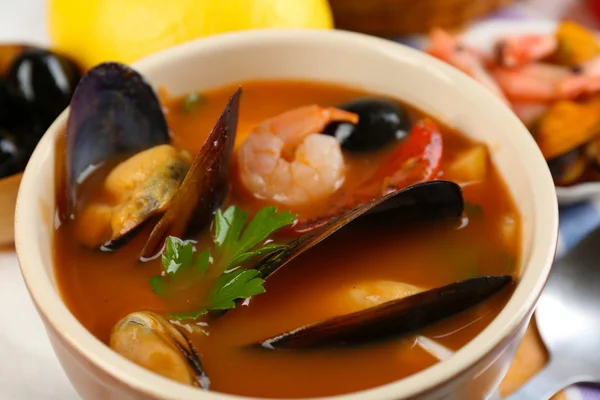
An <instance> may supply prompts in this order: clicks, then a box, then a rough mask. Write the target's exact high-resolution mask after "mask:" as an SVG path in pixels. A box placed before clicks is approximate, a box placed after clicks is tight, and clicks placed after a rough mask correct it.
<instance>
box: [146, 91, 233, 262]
mask: <svg viewBox="0 0 600 400" xmlns="http://www.w3.org/2000/svg"><path fill="white" fill-rule="evenodd" d="M241 93H242V89H241V88H238V89H237V90H236V92H235V93H234V94H233V96H231V98H230V99H229V102H228V103H227V105H226V106H225V109H224V110H223V112H222V113H221V116H220V117H219V119H218V120H217V122H216V124H215V126H214V127H213V129H212V131H211V133H210V135H209V136H208V138H207V139H206V142H204V145H203V146H202V148H201V149H200V152H199V153H198V155H197V156H196V158H195V159H194V162H193V163H192V166H191V167H190V170H189V172H188V173H187V175H186V176H185V179H184V180H183V182H182V183H181V186H180V187H179V190H178V191H177V193H176V194H175V197H173V199H172V200H171V204H170V205H169V208H168V209H167V211H166V212H165V214H164V215H163V216H162V217H161V219H160V220H159V222H158V224H157V225H156V226H155V227H154V229H153V230H152V233H151V234H150V237H149V238H148V241H147V242H146V245H145V246H144V249H143V250H142V254H141V258H142V259H147V258H151V257H153V256H154V255H156V254H157V253H158V252H160V251H161V249H162V246H163V244H164V242H165V239H166V238H167V236H177V237H180V238H185V237H189V236H191V235H194V234H196V233H198V232H199V231H200V230H201V229H202V228H204V227H206V226H207V225H208V224H209V222H210V219H211V216H212V214H213V213H214V211H215V210H216V209H217V208H218V207H219V206H220V205H221V203H222V202H223V199H224V198H225V195H226V194H227V188H228V185H229V183H228V182H229V170H230V161H231V155H232V153H233V145H234V142H235V136H236V131H237V122H238V113H239V104H240V95H241Z"/></svg>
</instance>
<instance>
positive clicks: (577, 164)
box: [548, 147, 589, 186]
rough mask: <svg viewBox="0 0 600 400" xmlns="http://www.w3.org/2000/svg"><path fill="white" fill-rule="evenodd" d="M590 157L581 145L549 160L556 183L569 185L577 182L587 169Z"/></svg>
mask: <svg viewBox="0 0 600 400" xmlns="http://www.w3.org/2000/svg"><path fill="white" fill-rule="evenodd" d="M588 163H589V161H588V157H587V156H586V154H585V151H584V149H583V148H581V147H579V148H576V149H574V150H571V151H569V152H568V153H565V154H563V155H561V156H558V157H556V158H554V159H552V160H549V161H548V167H549V168H550V173H551V174H552V178H553V179H554V183H555V184H556V185H559V186H567V185H570V184H572V183H575V182H576V181H577V180H579V178H581V176H582V175H583V173H584V172H585V170H586V167H587V165H588Z"/></svg>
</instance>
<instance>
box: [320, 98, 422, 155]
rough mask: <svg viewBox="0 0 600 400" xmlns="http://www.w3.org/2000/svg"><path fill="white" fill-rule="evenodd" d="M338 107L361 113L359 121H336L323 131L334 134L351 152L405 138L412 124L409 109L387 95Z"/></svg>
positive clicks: (367, 150) (343, 147)
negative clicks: (386, 96)
mask: <svg viewBox="0 0 600 400" xmlns="http://www.w3.org/2000/svg"><path fill="white" fill-rule="evenodd" d="M337 108H340V109H342V110H345V111H350V112H353V113H356V114H358V116H359V121H358V123H357V124H352V123H349V122H333V123H331V124H329V125H328V126H327V127H326V128H325V130H324V131H323V133H324V134H326V135H331V136H333V137H335V138H336V139H337V140H338V142H339V143H340V144H341V146H342V149H343V150H345V151H348V152H351V153H364V152H370V151H375V150H379V149H382V148H384V147H385V146H388V145H390V144H391V143H394V142H396V141H398V140H402V139H404V138H405V137H406V136H407V135H408V133H409V131H410V128H411V122H410V118H409V115H408V112H407V111H406V110H405V109H404V108H403V107H401V106H400V105H398V104H397V103H394V102H392V101H390V100H387V99H380V98H371V97H365V98H361V99H358V100H355V101H352V102H350V103H346V104H342V105H340V106H338V107H337Z"/></svg>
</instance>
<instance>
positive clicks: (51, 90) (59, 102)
mask: <svg viewBox="0 0 600 400" xmlns="http://www.w3.org/2000/svg"><path fill="white" fill-rule="evenodd" d="M80 78H81V75H80V73H79V69H78V67H77V65H76V64H75V63H74V62H73V61H71V60H70V59H68V58H66V57H64V56H62V55H59V54H55V53H53V52H51V51H48V50H44V49H32V48H30V49H26V50H24V51H23V52H22V53H21V54H20V55H19V56H17V57H16V59H14V61H13V62H12V64H11V66H10V69H9V71H8V74H7V85H8V89H9V92H10V93H11V96H12V97H13V98H14V99H16V100H17V101H18V102H19V103H20V105H22V106H23V107H24V108H26V110H27V114H28V117H29V118H30V119H31V121H33V122H34V123H35V124H37V125H40V128H39V130H41V131H42V133H43V132H44V131H45V130H46V129H47V128H48V126H50V124H51V123H52V122H53V121H54V120H55V119H56V118H57V117H58V116H59V115H60V113H61V112H62V111H63V110H64V109H65V108H66V107H67V106H68V105H69V102H70V101H71V97H72V96H73V92H74V90H75V87H76V86H77V83H78V82H79V79H80Z"/></svg>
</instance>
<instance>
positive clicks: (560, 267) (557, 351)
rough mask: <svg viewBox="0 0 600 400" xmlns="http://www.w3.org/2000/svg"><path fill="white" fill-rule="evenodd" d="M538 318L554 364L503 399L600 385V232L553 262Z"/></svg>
mask: <svg viewBox="0 0 600 400" xmlns="http://www.w3.org/2000/svg"><path fill="white" fill-rule="evenodd" d="M535 319H536V322H537V326H538V329H539V331H540V335H541V336H542V339H543V341H544V343H545V344H546V347H547V348H548V352H549V355H550V360H549V362H548V365H546V367H545V368H544V369H543V370H542V371H540V372H539V373H538V374H537V375H535V376H534V377H533V378H532V379H531V380H529V381H528V382H527V383H525V385H523V386H522V387H521V388H520V389H519V390H517V391H516V392H514V393H513V394H512V395H510V396H509V397H507V398H506V399H505V400H547V399H549V398H550V397H552V396H553V395H554V394H555V393H556V392H558V391H559V390H561V389H564V388H565V387H567V386H569V385H571V384H573V383H581V382H588V383H600V229H596V230H595V231H593V232H592V233H590V234H589V235H588V236H587V237H585V238H584V239H583V240H582V241H581V242H580V243H579V244H577V245H576V246H575V247H573V248H572V249H571V250H570V251H569V252H568V253H567V254H566V255H565V256H564V257H562V258H561V259H560V260H558V261H556V262H555V264H554V266H553V267H552V272H551V273H550V278H549V280H548V283H547V285H546V288H545V289H544V291H543V293H542V296H541V297H540V300H539V303H538V306H537V310H536V312H535Z"/></svg>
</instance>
